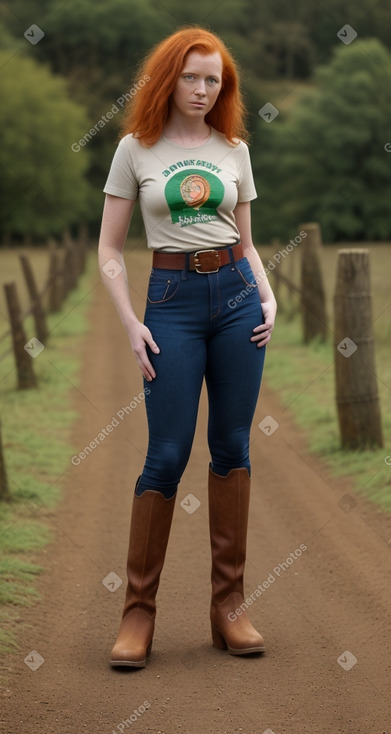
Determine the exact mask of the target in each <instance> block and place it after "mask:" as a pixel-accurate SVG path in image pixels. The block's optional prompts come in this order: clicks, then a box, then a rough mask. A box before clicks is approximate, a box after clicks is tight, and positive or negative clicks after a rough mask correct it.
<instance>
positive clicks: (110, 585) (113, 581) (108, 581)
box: [102, 571, 122, 592]
mask: <svg viewBox="0 0 391 734" xmlns="http://www.w3.org/2000/svg"><path fill="white" fill-rule="evenodd" d="M102 584H103V586H105V587H106V589H107V590H108V591H111V592H113V591H117V589H118V588H119V587H120V586H121V584H122V579H121V578H120V577H119V576H118V575H117V574H116V573H115V572H114V571H110V573H108V574H107V576H105V577H104V579H103V581H102Z"/></svg>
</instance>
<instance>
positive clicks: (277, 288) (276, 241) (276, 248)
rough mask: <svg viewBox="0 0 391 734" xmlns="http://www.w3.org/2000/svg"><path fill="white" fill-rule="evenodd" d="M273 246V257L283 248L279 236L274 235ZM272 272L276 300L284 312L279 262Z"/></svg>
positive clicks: (280, 309)
mask: <svg viewBox="0 0 391 734" xmlns="http://www.w3.org/2000/svg"><path fill="white" fill-rule="evenodd" d="M271 246H272V258H273V255H275V254H276V252H279V251H280V249H281V245H280V240H279V239H278V237H273V239H272V241H271ZM272 258H271V259H272ZM272 273H273V277H274V289H273V290H274V295H275V298H276V301H277V303H278V308H279V311H280V312H281V313H282V312H283V310H284V304H283V303H280V301H279V298H280V293H281V291H280V285H281V280H280V273H279V264H277V265H276V267H275V268H274V270H272Z"/></svg>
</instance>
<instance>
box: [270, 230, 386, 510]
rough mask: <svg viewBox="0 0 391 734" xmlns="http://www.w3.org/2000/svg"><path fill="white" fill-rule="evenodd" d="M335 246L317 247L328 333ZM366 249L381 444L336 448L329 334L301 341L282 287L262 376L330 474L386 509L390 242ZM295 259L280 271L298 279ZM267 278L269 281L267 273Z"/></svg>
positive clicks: (294, 309) (294, 306) (295, 311)
mask: <svg viewBox="0 0 391 734" xmlns="http://www.w3.org/2000/svg"><path fill="white" fill-rule="evenodd" d="M282 246H283V245H282ZM354 246H358V247H365V246H364V245H354ZM344 247H346V245H344ZM338 249H340V248H339V247H338V246H327V247H324V248H323V251H322V271H323V276H324V283H325V291H326V298H327V308H328V313H329V324H330V334H331V328H332V295H333V290H334V283H335V274H336V263H337V256H338ZM368 249H369V250H370V263H371V271H372V275H371V288H372V293H373V308H372V319H373V324H374V333H375V348H376V366H377V375H378V388H379V397H380V405H381V411H382V423H383V437H384V446H385V448H377V449H373V450H365V451H343V450H341V448H340V439H339V428H338V418H337V409H336V402H335V382H334V353H333V348H332V345H331V338H330V339H329V341H328V342H326V343H324V344H322V343H319V342H314V343H313V344H311V345H309V346H305V345H304V344H303V342H302V330H301V318H300V313H299V302H298V301H297V299H295V298H289V297H288V296H287V294H286V291H285V289H283V291H282V292H281V294H280V296H279V299H278V300H279V306H280V309H279V315H278V319H277V322H276V327H275V331H274V333H273V341H272V344H271V346H270V348H269V352H268V358H267V369H266V372H265V379H266V380H267V382H268V384H269V385H270V387H271V388H272V389H274V390H276V391H277V392H278V394H279V396H280V398H281V401H282V403H283V405H285V406H286V407H287V408H289V409H290V410H291V411H292V412H293V413H294V417H295V420H296V421H297V423H298V424H299V425H300V426H301V427H302V428H303V429H304V431H305V432H306V434H307V436H308V440H309V446H310V450H311V451H313V452H315V453H318V454H320V455H321V456H322V457H323V458H324V460H325V461H326V463H327V464H328V467H329V469H330V471H331V473H332V474H333V475H334V476H349V477H351V478H352V480H353V484H354V489H355V491H356V492H357V493H358V494H361V495H363V496H365V497H366V498H368V499H370V500H371V501H372V502H373V503H375V505H377V506H379V507H381V508H382V509H384V510H387V511H388V512H390V511H391V467H390V466H388V465H387V464H386V463H385V458H386V457H387V456H388V455H390V454H391V445H390V444H391V365H390V360H389V341H390V336H391V334H390V331H391V325H390V320H389V313H390V309H391V297H390V292H389V279H388V277H387V273H388V272H390V268H391V245H369V246H368ZM260 254H261V257H262V259H263V261H264V262H265V263H266V262H267V261H268V259H269V258H270V257H271V254H272V253H271V251H270V249H269V248H260ZM299 260H300V254H299V253H298V252H297V250H295V251H293V252H292V253H291V255H289V256H288V257H287V258H286V259H285V260H283V264H282V266H281V272H283V273H285V274H286V275H287V276H289V277H290V278H291V279H292V280H293V281H294V282H296V283H297V284H298V283H299V264H300V263H299ZM271 282H272V285H273V278H272V277H271ZM387 447H389V448H387Z"/></svg>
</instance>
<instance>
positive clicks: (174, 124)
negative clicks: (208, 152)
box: [163, 119, 211, 145]
mask: <svg viewBox="0 0 391 734" xmlns="http://www.w3.org/2000/svg"><path fill="white" fill-rule="evenodd" d="M210 133H211V128H210V125H208V123H207V122H205V120H204V119H202V120H181V119H177V120H170V119H169V120H168V121H167V123H166V125H165V126H164V129H163V135H164V136H165V137H166V138H168V139H169V140H173V141H174V142H175V143H178V144H181V143H182V144H184V145H188V144H189V143H190V144H192V143H197V144H199V143H202V142H203V141H204V140H207V138H208V137H209V136H210Z"/></svg>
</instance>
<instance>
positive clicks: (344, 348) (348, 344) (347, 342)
mask: <svg viewBox="0 0 391 734" xmlns="http://www.w3.org/2000/svg"><path fill="white" fill-rule="evenodd" d="M337 349H338V351H339V352H340V354H342V356H343V357H346V359H348V357H351V356H352V354H354V352H356V351H357V349H358V347H357V344H356V343H355V342H354V341H353V339H350V338H349V337H348V336H345V339H342V341H341V342H339V344H338V345H337Z"/></svg>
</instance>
